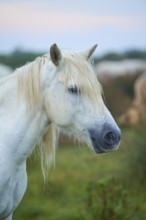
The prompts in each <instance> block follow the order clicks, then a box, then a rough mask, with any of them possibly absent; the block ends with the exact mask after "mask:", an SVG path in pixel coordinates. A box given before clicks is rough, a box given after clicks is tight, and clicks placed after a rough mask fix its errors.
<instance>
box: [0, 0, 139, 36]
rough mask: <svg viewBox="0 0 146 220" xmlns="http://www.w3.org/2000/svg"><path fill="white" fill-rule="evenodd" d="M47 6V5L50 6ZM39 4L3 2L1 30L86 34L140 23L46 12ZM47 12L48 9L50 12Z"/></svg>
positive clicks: (0, 6) (103, 16) (121, 18)
mask: <svg viewBox="0 0 146 220" xmlns="http://www.w3.org/2000/svg"><path fill="white" fill-rule="evenodd" d="M47 7H48V5H47ZM44 9H45V8H44V5H43V6H42V5H40V3H39V2H36V3H35V7H34V4H33V5H32V4H30V3H24V2H23V3H21V4H20V3H17V4H14V3H12V4H11V3H2V4H0V14H1V20H0V28H1V30H5V31H15V30H16V31H18V30H19V31H22V32H30V33H35V34H36V33H38V34H39V32H42V31H43V32H44V33H50V32H55V33H56V34H57V33H60V32H64V31H71V32H73V31H82V32H87V31H90V30H91V29H94V28H98V27H100V26H113V27H117V28H123V29H126V28H135V26H136V25H137V23H138V21H137V19H136V18H135V17H131V16H118V15H113V16H110V15H98V14H95V13H94V14H92V13H87V12H84V11H82V12H76V13H75V12H67V11H58V12H56V11H55V10H54V11H53V10H52V11H51V10H50V9H49V8H46V9H45V10H44ZM47 9H48V10H47Z"/></svg>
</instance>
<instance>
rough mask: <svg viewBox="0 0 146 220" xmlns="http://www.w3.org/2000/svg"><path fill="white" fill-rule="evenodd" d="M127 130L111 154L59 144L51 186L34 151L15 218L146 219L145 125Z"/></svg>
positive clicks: (53, 219)
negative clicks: (99, 153)
mask: <svg viewBox="0 0 146 220" xmlns="http://www.w3.org/2000/svg"><path fill="white" fill-rule="evenodd" d="M122 134H123V135H122V142H121V146H120V149H119V150H118V151H116V152H111V153H107V154H102V155H95V154H93V153H92V152H91V151H90V150H89V149H87V147H85V146H80V147H77V146H73V145H72V144H66V145H65V146H61V147H59V149H58V151H57V155H56V167H55V168H54V169H53V170H52V171H51V172H50V175H49V180H48V182H47V183H46V184H44V182H43V177H42V174H41V169H40V160H39V159H38V158H37V157H36V154H33V155H32V156H31V157H30V158H29V160H28V168H27V169H28V188H27V192H26V194H25V196H24V198H23V200H22V202H21V204H20V205H19V207H18V208H17V210H16V211H15V213H14V220H18V219H19V220H27V219H28V220H29V219H30V220H33V219H35V220H47V219H50V220H145V219H146V126H145V125H143V124H142V125H139V126H137V127H135V128H123V129H122Z"/></svg>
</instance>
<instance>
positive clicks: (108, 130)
mask: <svg viewBox="0 0 146 220" xmlns="http://www.w3.org/2000/svg"><path fill="white" fill-rule="evenodd" d="M88 132H89V136H90V139H91V142H92V145H93V148H94V151H95V153H98V154H100V153H104V152H108V151H112V150H116V149H118V147H119V144H120V139H121V131H120V129H119V128H118V127H116V128H113V127H111V126H108V125H105V126H104V127H103V129H102V131H99V130H98V129H93V128H91V129H89V130H88Z"/></svg>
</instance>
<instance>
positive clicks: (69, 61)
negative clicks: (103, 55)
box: [60, 53, 102, 105]
mask: <svg viewBox="0 0 146 220" xmlns="http://www.w3.org/2000/svg"><path fill="white" fill-rule="evenodd" d="M63 57H64V69H63V72H62V74H60V77H62V78H63V80H64V84H65V86H66V87H68V86H69V84H70V83H73V84H74V85H76V86H77V87H78V88H79V90H80V92H81V94H85V95H87V96H88V97H89V98H90V100H91V102H92V103H93V105H94V104H96V103H97V102H98V101H99V103H100V101H101V100H102V87H101V85H100V83H99V81H98V79H97V77H96V74H95V71H94V66H93V64H92V62H91V61H90V60H86V59H85V58H84V57H83V56H82V55H80V54H79V53H72V54H70V53H64V54H63Z"/></svg>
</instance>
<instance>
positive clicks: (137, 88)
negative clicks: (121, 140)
mask: <svg viewBox="0 0 146 220" xmlns="http://www.w3.org/2000/svg"><path fill="white" fill-rule="evenodd" d="M145 108H146V73H144V74H142V75H141V76H140V77H139V78H138V79H137V80H136V82H135V84H134V100H133V102H132V104H131V105H130V107H129V108H128V110H127V111H126V112H125V113H124V114H123V115H122V116H120V118H119V122H120V123H122V124H127V125H128V124H129V125H135V124H138V122H140V121H141V120H142V119H143V118H144V116H145Z"/></svg>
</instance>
